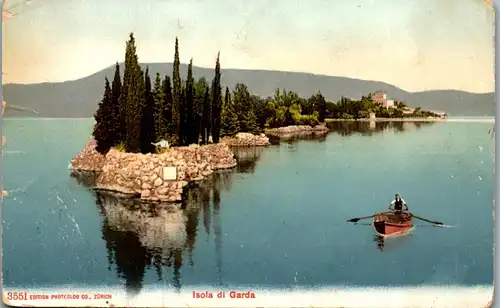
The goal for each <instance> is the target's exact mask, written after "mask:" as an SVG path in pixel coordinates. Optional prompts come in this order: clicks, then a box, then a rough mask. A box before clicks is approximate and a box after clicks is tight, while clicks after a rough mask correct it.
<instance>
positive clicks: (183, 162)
mask: <svg viewBox="0 0 500 308" xmlns="http://www.w3.org/2000/svg"><path fill="white" fill-rule="evenodd" d="M236 165H237V163H236V159H235V158H234V154H233V152H231V150H230V149H229V147H228V146H227V145H226V144H211V145H205V146H189V147H178V148H171V149H168V150H167V151H166V152H165V153H162V154H140V153H124V152H120V151H118V150H116V149H111V150H110V151H109V152H108V153H107V154H106V155H101V154H99V153H97V152H96V151H95V142H94V141H93V139H91V140H90V141H89V143H88V144H87V145H86V146H85V148H84V150H83V151H82V152H80V153H79V154H78V155H77V156H76V157H75V159H73V160H72V161H71V168H72V169H74V170H79V171H94V172H100V174H99V176H98V178H97V183H96V188H98V189H103V190H110V191H116V192H120V193H124V194H130V195H136V196H140V197H141V199H144V200H151V201H166V202H178V201H181V200H182V192H183V188H184V187H185V186H186V185H187V184H188V182H191V181H198V180H202V179H203V178H204V177H206V176H208V175H210V174H212V173H213V172H214V171H215V170H217V169H226V168H233V167H235V166H236ZM163 167H176V169H177V179H176V180H166V179H165V178H164V175H163Z"/></svg>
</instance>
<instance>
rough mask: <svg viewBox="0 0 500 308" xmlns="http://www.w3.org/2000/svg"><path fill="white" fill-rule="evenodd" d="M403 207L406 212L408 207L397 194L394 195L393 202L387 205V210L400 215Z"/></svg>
mask: <svg viewBox="0 0 500 308" xmlns="http://www.w3.org/2000/svg"><path fill="white" fill-rule="evenodd" d="M403 206H404V207H405V211H408V205H406V202H405V200H404V199H403V198H401V196H400V195H399V194H396V195H395V196H394V200H392V202H391V203H390V204H389V210H391V211H395V212H396V213H401V211H402V210H403Z"/></svg>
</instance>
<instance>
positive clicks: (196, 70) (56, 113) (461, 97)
mask: <svg viewBox="0 0 500 308" xmlns="http://www.w3.org/2000/svg"><path fill="white" fill-rule="evenodd" d="M142 66H143V67H146V66H148V67H149V71H150V72H151V78H154V77H155V74H156V72H159V73H160V74H161V75H162V76H164V75H165V74H168V75H172V63H147V64H146V63H145V64H142ZM120 68H121V71H122V72H121V73H122V76H123V63H122V64H121V65H120ZM186 74H187V65H184V64H182V65H181V76H186ZM113 75H114V65H113V66H110V67H108V68H105V69H103V70H101V71H99V72H97V73H95V74H93V75H90V76H88V77H85V78H82V79H78V80H72V81H65V82H55V83H39V84H6V85H4V88H3V95H4V99H5V100H6V101H7V108H6V110H5V115H6V116H9V115H10V116H19V115H22V116H41V117H75V118H81V117H91V116H92V115H93V113H94V111H95V110H96V108H97V103H98V102H99V101H100V100H101V97H102V93H103V90H104V77H108V78H109V79H110V81H111V80H112V78H113ZM193 75H194V77H195V78H199V77H202V76H203V77H205V78H207V80H208V81H211V80H212V78H213V75H214V70H213V69H211V68H210V69H208V68H202V67H193ZM238 82H243V83H245V84H246V85H248V87H249V89H250V91H251V92H252V94H257V95H260V96H263V97H266V96H271V95H273V93H274V90H275V89H276V88H280V89H283V88H285V89H287V90H292V91H295V92H297V93H298V94H299V95H300V96H303V97H308V96H310V95H312V94H314V93H316V92H317V91H318V90H321V92H322V93H323V95H324V96H325V97H326V98H327V99H328V100H331V101H336V100H338V99H339V98H340V97H341V96H345V97H351V98H359V97H361V96H362V95H366V94H367V93H370V92H375V91H378V90H381V91H385V92H387V94H388V96H389V97H390V98H392V99H397V100H402V101H406V102H407V103H408V105H409V106H410V107H419V106H420V107H422V108H423V109H432V110H441V111H445V112H447V113H448V114H449V115H454V116H460V115H464V116H493V115H494V114H495V113H494V111H495V106H494V94H493V93H485V94H476V93H469V92H463V91H456V90H436V91H426V92H414V93H411V92H407V91H404V90H402V89H400V88H398V87H396V86H393V85H390V84H387V83H384V82H379V81H368V80H360V79H353V78H347V77H333V76H324V75H314V74H310V73H293V72H279V71H266V70H243V69H223V70H222V85H223V86H224V87H225V86H229V88H231V89H232V88H234V86H235V85H236V83H238ZM9 105H10V106H13V108H15V110H14V109H13V108H9ZM29 110H35V111H36V112H38V113H39V115H38V114H36V113H34V112H31V111H29Z"/></svg>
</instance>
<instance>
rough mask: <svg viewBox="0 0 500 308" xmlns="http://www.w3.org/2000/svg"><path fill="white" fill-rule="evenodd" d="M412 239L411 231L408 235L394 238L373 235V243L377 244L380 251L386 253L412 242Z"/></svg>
mask: <svg viewBox="0 0 500 308" xmlns="http://www.w3.org/2000/svg"><path fill="white" fill-rule="evenodd" d="M410 237H411V229H410V231H408V232H407V233H404V234H401V235H398V236H392V237H384V236H380V235H377V234H374V235H373V241H374V242H375V243H376V244H377V249H378V250H380V251H385V250H389V249H393V248H397V247H399V246H401V245H403V244H405V243H407V242H408V241H409V240H410Z"/></svg>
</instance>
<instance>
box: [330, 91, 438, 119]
mask: <svg viewBox="0 0 500 308" xmlns="http://www.w3.org/2000/svg"><path fill="white" fill-rule="evenodd" d="M326 109H327V114H328V118H333V119H363V118H369V116H370V113H374V114H375V116H376V117H377V118H419V117H439V115H437V114H435V113H433V112H430V111H424V110H422V109H421V108H419V107H417V108H415V109H411V108H408V106H407V105H406V104H405V103H404V102H400V101H395V102H394V108H386V107H384V106H382V104H379V103H376V102H374V101H373V100H372V99H371V94H368V95H367V96H363V97H361V99H360V100H352V99H348V98H345V97H342V98H341V99H340V100H339V102H338V103H336V104H334V103H331V102H328V103H327V104H326Z"/></svg>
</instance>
